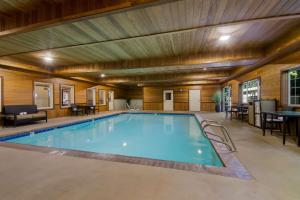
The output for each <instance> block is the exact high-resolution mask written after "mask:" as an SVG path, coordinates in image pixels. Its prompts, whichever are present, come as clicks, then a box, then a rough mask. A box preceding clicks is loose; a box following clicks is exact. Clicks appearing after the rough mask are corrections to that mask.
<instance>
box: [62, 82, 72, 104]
mask: <svg viewBox="0 0 300 200" xmlns="http://www.w3.org/2000/svg"><path fill="white" fill-rule="evenodd" d="M60 95H61V102H60V105H61V107H62V108H69V107H71V104H74V102H75V101H74V100H75V97H74V96H75V90H74V86H72V85H61V86H60Z"/></svg>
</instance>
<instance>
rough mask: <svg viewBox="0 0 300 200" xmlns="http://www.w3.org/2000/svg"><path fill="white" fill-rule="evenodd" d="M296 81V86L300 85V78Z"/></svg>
mask: <svg viewBox="0 0 300 200" xmlns="http://www.w3.org/2000/svg"><path fill="white" fill-rule="evenodd" d="M295 81H296V87H300V78H297V79H296V80H295Z"/></svg>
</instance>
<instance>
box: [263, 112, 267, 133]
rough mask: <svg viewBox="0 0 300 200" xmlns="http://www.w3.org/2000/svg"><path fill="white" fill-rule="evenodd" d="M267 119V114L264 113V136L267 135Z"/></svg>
mask: <svg viewBox="0 0 300 200" xmlns="http://www.w3.org/2000/svg"><path fill="white" fill-rule="evenodd" d="M266 117H267V114H266V113H263V119H262V120H263V123H262V127H263V136H265V135H266V121H267V120H266Z"/></svg>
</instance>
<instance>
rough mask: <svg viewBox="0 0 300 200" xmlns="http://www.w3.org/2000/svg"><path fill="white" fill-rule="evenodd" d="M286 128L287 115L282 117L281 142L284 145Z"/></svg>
mask: <svg viewBox="0 0 300 200" xmlns="http://www.w3.org/2000/svg"><path fill="white" fill-rule="evenodd" d="M286 130H287V117H283V131H282V144H283V145H285V136H286Z"/></svg>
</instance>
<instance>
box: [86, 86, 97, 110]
mask: <svg viewBox="0 0 300 200" xmlns="http://www.w3.org/2000/svg"><path fill="white" fill-rule="evenodd" d="M87 104H88V105H93V106H95V105H96V88H88V89H87Z"/></svg>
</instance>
